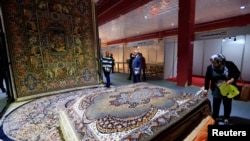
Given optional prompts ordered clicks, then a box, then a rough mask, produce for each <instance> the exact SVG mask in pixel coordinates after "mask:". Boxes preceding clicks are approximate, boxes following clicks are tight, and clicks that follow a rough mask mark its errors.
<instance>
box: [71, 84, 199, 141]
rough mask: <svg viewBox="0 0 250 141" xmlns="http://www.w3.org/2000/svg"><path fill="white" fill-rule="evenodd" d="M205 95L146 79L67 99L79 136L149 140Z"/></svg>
mask: <svg viewBox="0 0 250 141" xmlns="http://www.w3.org/2000/svg"><path fill="white" fill-rule="evenodd" d="M203 100H204V97H202V95H201V94H200V93H197V94H190V93H185V92H181V91H176V90H172V89H169V88H165V87H161V86H156V85H152V84H148V83H136V84H131V85H126V86H119V87H113V88H110V89H106V90H104V91H99V92H95V93H92V94H90V95H83V96H81V97H79V98H77V99H75V100H74V101H71V102H70V103H68V106H67V114H68V117H69V121H71V124H72V125H73V126H74V128H75V130H76V131H77V134H78V135H77V136H78V137H79V140H82V139H83V138H84V140H85V139H88V140H111V141H118V140H149V139H150V138H152V137H153V136H155V135H157V133H158V132H159V131H157V128H159V127H165V128H167V127H168V126H170V125H171V124H173V123H174V122H175V121H177V120H178V119H181V117H182V116H183V115H185V114H187V113H188V111H190V110H191V109H192V108H194V107H196V105H198V104H199V103H200V102H201V101H203Z"/></svg>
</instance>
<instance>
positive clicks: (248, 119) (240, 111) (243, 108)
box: [0, 73, 250, 124]
mask: <svg viewBox="0 0 250 141" xmlns="http://www.w3.org/2000/svg"><path fill="white" fill-rule="evenodd" d="M127 77H128V74H125V73H112V74H111V83H112V86H120V85H127V84H132V83H133V81H132V80H128V79H127ZM103 80H104V82H105V78H103ZM145 82H147V83H150V84H155V85H159V86H163V87H168V88H171V89H174V90H179V91H185V92H189V93H196V92H197V91H199V90H200V88H201V87H200V86H195V85H191V86H189V87H179V86H177V85H176V83H175V82H171V81H166V80H159V79H158V78H154V77H148V79H147V80H146V81H145ZM209 99H210V100H211V95H209ZM23 103H25V102H13V103H10V105H8V104H7V96H6V93H1V92H0V108H1V109H0V110H1V118H2V117H4V115H5V114H7V113H9V112H11V111H12V110H13V109H15V108H18V107H19V106H20V105H22V104H23ZM6 105H7V106H6ZM249 108H250V102H242V101H236V100H233V108H232V113H231V123H239V124H250V112H249ZM220 114H221V115H223V105H221V110H220Z"/></svg>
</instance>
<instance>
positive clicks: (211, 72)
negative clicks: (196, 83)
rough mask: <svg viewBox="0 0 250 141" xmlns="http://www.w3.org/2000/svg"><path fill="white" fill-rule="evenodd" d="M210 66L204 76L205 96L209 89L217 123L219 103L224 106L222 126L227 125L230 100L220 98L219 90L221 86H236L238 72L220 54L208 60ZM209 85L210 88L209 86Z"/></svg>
mask: <svg viewBox="0 0 250 141" xmlns="http://www.w3.org/2000/svg"><path fill="white" fill-rule="evenodd" d="M210 62H211V64H210V65H209V66H208V67H207V71H206V76H205V90H204V93H205V94H207V92H208V90H209V88H210V89H211V92H212V96H213V104H212V107H213V108H212V109H213V115H212V117H213V118H214V119H215V120H216V121H217V122H218V120H219V110H220V104H221V101H223V105H224V124H229V118H230V114H231V110H232V98H228V97H227V96H222V95H221V92H220V90H219V86H220V85H221V84H232V85H236V82H237V80H238V78H239V76H240V71H239V69H238V68H237V66H236V65H235V64H234V63H233V62H232V61H227V60H226V58H225V56H224V55H222V54H215V55H213V56H211V58H210ZM209 85H210V86H209Z"/></svg>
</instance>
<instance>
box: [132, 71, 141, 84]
mask: <svg viewBox="0 0 250 141" xmlns="http://www.w3.org/2000/svg"><path fill="white" fill-rule="evenodd" d="M133 77H134V83H138V82H141V74H140V73H139V74H136V75H135V74H133Z"/></svg>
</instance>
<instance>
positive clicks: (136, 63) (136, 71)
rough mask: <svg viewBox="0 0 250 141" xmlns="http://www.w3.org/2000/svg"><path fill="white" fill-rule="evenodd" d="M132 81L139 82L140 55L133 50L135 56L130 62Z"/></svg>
mask: <svg viewBox="0 0 250 141" xmlns="http://www.w3.org/2000/svg"><path fill="white" fill-rule="evenodd" d="M132 68H133V78H134V83H138V82H141V56H140V55H139V52H138V51H135V58H134V60H133V63H132Z"/></svg>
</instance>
